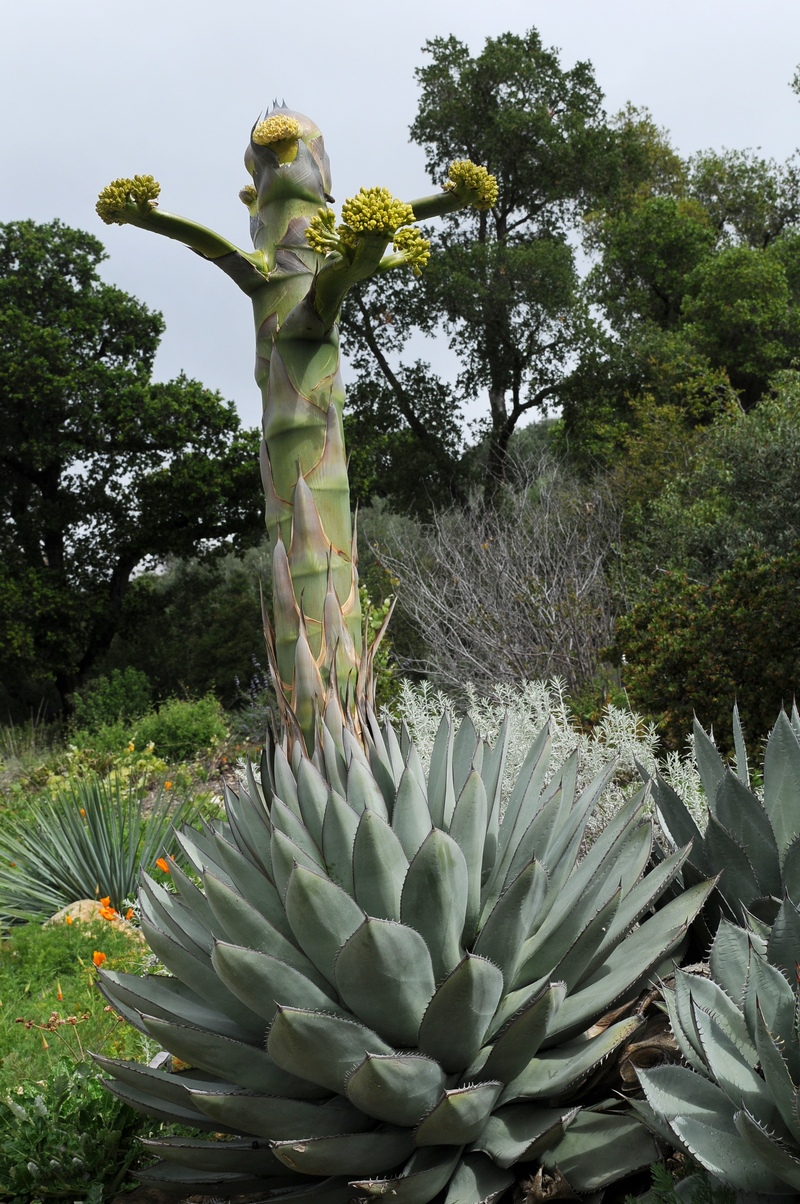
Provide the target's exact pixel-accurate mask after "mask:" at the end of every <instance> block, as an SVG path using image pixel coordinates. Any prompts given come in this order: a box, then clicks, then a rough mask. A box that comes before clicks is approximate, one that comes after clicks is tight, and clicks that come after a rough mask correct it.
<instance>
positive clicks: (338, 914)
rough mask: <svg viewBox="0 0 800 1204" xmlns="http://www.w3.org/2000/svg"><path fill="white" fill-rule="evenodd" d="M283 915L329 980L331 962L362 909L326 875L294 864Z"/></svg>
mask: <svg viewBox="0 0 800 1204" xmlns="http://www.w3.org/2000/svg"><path fill="white" fill-rule="evenodd" d="M286 915H287V916H288V919H289V923H290V924H291V926H292V931H293V932H294V934H295V936H296V938H297V940H298V941H299V943H300V946H301V948H302V949H303V951H304V952H305V953H306V954H307V955H308V957H309V958H310V959H311V961H312V962H313V963H314V965H315V966H316V967H317V969H318V970H319V971H320V973H322V974H324V975H325V978H326V980H327V981H328V982H330V983H333V982H334V971H333V966H334V962H335V961H336V958H337V957H338V955H339V951H340V950H341V948H342V945H343V944H344V943H345V941H346V940H347V939H348V938H349V937H351V936H352V935H353V933H354V932H355V931H356V929H357V928H360V926H361V925H362V924H363V923H364V920H365V919H366V916H365V915H364V912H363V911H362V910H361V908H360V907H359V906H358V904H357V903H356V902H355V901H354V900H353V899H351V897H350V895H349V894H348V893H347V892H346V891H344V890H342V889H341V887H339V886H337V885H336V884H335V883H334V882H331V880H330V879H329V878H326V877H325V876H324V875H323V874H317V873H314V871H313V870H309V869H306V868H305V867H304V866H297V868H296V869H295V870H294V872H293V874H292V876H291V878H290V879H289V885H288V887H287V889H286ZM283 960H285V959H283Z"/></svg>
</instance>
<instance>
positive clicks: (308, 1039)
mask: <svg viewBox="0 0 800 1204" xmlns="http://www.w3.org/2000/svg"><path fill="white" fill-rule="evenodd" d="M267 1050H268V1052H269V1054H270V1057H272V1058H274V1059H275V1061H276V1062H277V1064H278V1065H279V1066H280V1067H281V1068H282V1069H283V1070H286V1071H288V1072H289V1074H294V1075H297V1076H298V1077H299V1078H302V1079H308V1080H309V1082H312V1083H318V1084H319V1086H321V1087H327V1088H328V1090H329V1091H335V1092H336V1093H337V1094H339V1095H343V1094H344V1092H345V1084H346V1082H347V1080H348V1078H349V1077H350V1074H351V1073H352V1071H353V1070H354V1069H355V1067H356V1066H360V1064H361V1063H362V1062H363V1060H364V1055H365V1054H367V1053H372V1054H392V1053H394V1052H395V1051H394V1050H393V1049H392V1047H391V1045H387V1044H386V1042H385V1041H384V1040H383V1039H382V1038H381V1037H379V1036H378V1034H377V1033H374V1032H372V1031H371V1030H370V1029H368V1028H365V1027H364V1025H362V1024H357V1023H356V1022H355V1021H354V1020H344V1019H342V1018H341V1017H339V1016H328V1015H325V1014H323V1013H322V1012H307V1011H303V1010H302V1009H301V1008H289V1007H286V1008H281V1009H280V1010H279V1011H278V1014H277V1016H276V1017H275V1019H274V1020H273V1021H272V1024H271V1025H270V1030H269V1033H268V1035H267ZM323 1173H324V1172H323Z"/></svg>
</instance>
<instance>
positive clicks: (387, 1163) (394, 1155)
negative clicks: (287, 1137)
mask: <svg viewBox="0 0 800 1204" xmlns="http://www.w3.org/2000/svg"><path fill="white" fill-rule="evenodd" d="M272 1148H273V1150H274V1151H275V1154H276V1155H277V1157H278V1158H280V1160H281V1162H283V1163H284V1164H285V1165H286V1166H288V1167H289V1168H290V1169H291V1170H293V1171H299V1172H300V1173H301V1174H303V1175H380V1174H383V1173H384V1172H385V1171H390V1170H392V1169H393V1168H394V1167H396V1166H397V1165H398V1164H399V1163H401V1162H403V1161H404V1160H405V1159H406V1158H408V1157H409V1155H410V1154H411V1153H412V1152H413V1149H414V1147H413V1145H412V1142H411V1133H410V1131H409V1130H408V1129H390V1128H386V1129H384V1130H383V1131H376V1132H374V1133H345V1134H341V1135H339V1136H336V1137H310V1138H305V1139H302V1140H299V1141H298V1140H296V1141H276V1142H274V1143H273V1146H272Z"/></svg>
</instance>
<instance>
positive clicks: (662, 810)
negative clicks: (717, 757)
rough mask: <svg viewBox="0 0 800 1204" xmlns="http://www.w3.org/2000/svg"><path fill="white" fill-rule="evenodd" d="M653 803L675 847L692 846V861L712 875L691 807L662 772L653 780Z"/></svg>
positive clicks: (705, 872) (708, 874)
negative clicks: (665, 778)
mask: <svg viewBox="0 0 800 1204" xmlns="http://www.w3.org/2000/svg"><path fill="white" fill-rule="evenodd" d="M652 790H653V803H654V805H655V808H656V811H657V813H658V818H659V821H660V823H661V827H662V829H663V830H664V831H665V832H666V833H667V836H668V837H669V839H670V840H671V841H672V844H673V846H674V847H675V848H682V847H683V846H685V845H689V844H690V845H691V846H692V863H693V864H694V865H696V866H697V868H698V869H699V870H700V872H701V873H703V874H706V875H707V876H710V874H711V869H710V867H709V864H708V859H707V858H706V854H705V845H704V844H703V837H702V836H701V834H700V829H699V828H698V826H697V824H696V823H695V822H694V819H693V818H692V814H691V812H690V811H689V808H688V807H687V806H686V804H685V803H684V801H683V799H682V798H681V797H680V795H679V794H677V793H676V792H675V791H674V790H673V789H672V787H671V786H670V785H669V783H668V782H665V781H664V779H663V778H662V777H661V775H660V774H657V775H656V777H655V778H654V779H653V780H652Z"/></svg>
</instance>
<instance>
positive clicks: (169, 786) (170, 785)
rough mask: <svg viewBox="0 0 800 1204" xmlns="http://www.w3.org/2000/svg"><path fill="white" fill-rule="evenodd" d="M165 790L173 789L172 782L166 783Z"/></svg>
mask: <svg viewBox="0 0 800 1204" xmlns="http://www.w3.org/2000/svg"><path fill="white" fill-rule="evenodd" d="M164 789H165V790H171V789H172V782H165V783H164Z"/></svg>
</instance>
